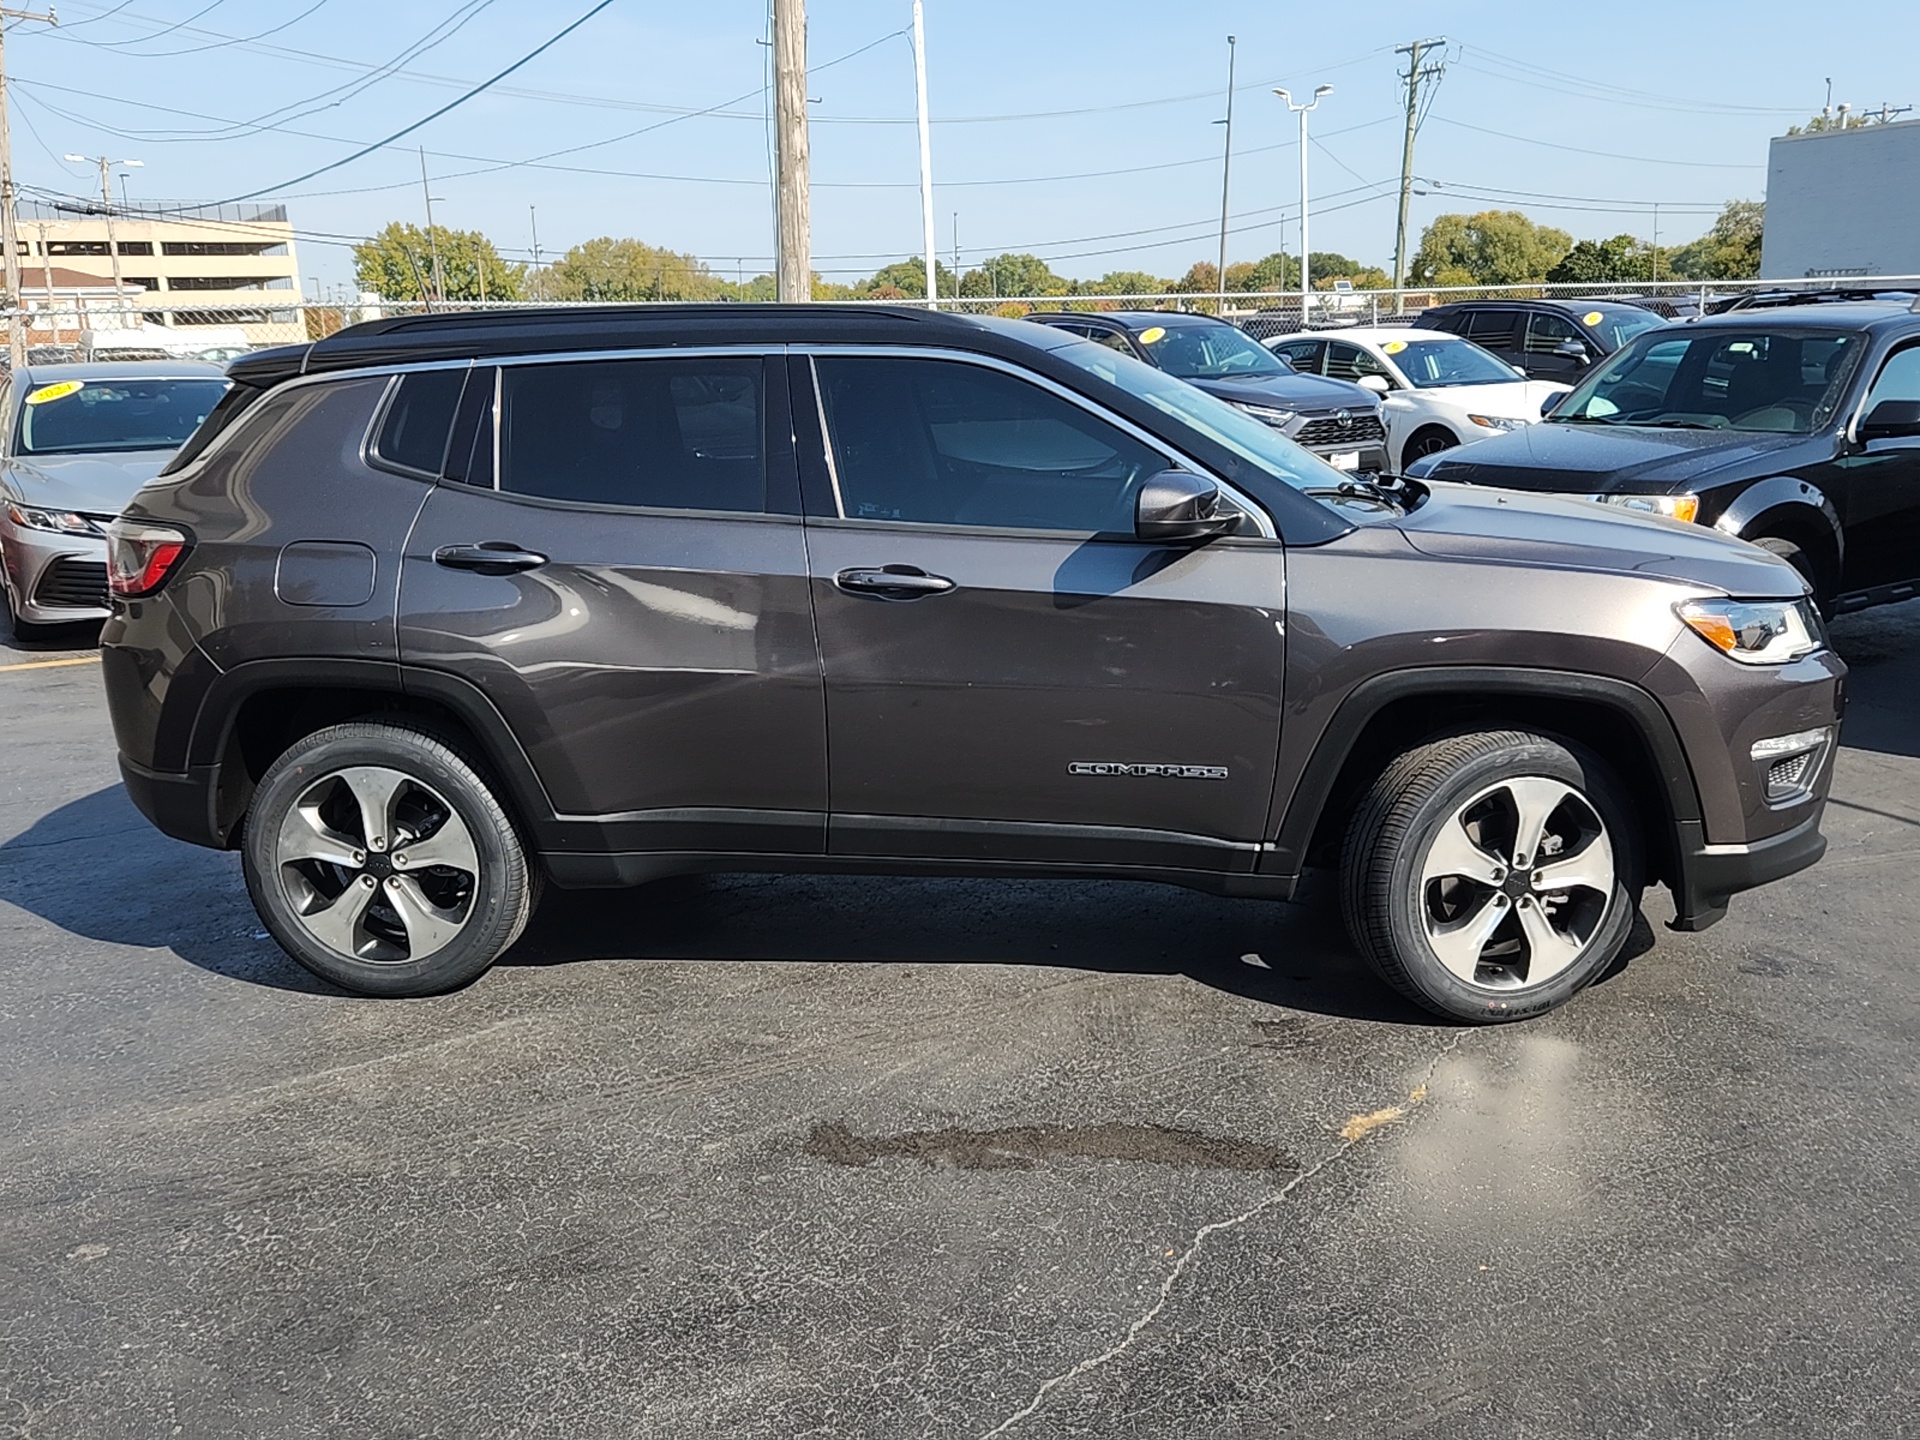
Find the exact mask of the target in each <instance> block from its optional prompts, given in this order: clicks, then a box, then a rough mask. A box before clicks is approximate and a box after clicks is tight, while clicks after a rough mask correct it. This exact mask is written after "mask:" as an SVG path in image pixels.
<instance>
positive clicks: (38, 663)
mask: <svg viewBox="0 0 1920 1440" xmlns="http://www.w3.org/2000/svg"><path fill="white" fill-rule="evenodd" d="M99 663H100V657H99V656H98V655H80V656H76V657H75V658H74V659H71V660H28V661H26V662H25V663H24V664H20V665H0V675H4V674H5V673H6V672H7V671H9V670H51V669H53V668H54V667H56V666H59V665H98V664H99Z"/></svg>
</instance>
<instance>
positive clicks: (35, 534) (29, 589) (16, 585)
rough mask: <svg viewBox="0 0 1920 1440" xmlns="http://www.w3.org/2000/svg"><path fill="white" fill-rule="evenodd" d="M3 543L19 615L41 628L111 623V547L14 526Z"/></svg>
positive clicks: (89, 538) (2, 552)
mask: <svg viewBox="0 0 1920 1440" xmlns="http://www.w3.org/2000/svg"><path fill="white" fill-rule="evenodd" d="M3 539H4V543H0V558H4V560H5V563H6V567H7V589H8V590H10V591H12V592H13V603H14V607H15V612H16V613H17V614H18V615H19V617H20V618H21V619H22V620H25V621H27V622H28V623H30V624H36V625H66V624H72V623H75V622H78V621H84V620H104V619H106V618H107V613H108V611H107V542H106V541H105V540H102V539H99V538H98V537H96V536H92V535H64V534H59V533H56V532H54V531H51V530H28V529H24V528H22V527H20V526H17V525H12V524H9V525H8V527H7V530H6V533H5V535H4V537H3Z"/></svg>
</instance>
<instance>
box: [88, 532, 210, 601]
mask: <svg viewBox="0 0 1920 1440" xmlns="http://www.w3.org/2000/svg"><path fill="white" fill-rule="evenodd" d="M192 547H193V538H192V537H191V536H190V535H188V534H187V532H186V531H184V530H176V529H175V528H174V527H173V526H171V525H155V524H152V523H150V522H148V521H145V520H128V519H124V518H122V519H119V520H116V521H114V522H113V523H112V524H111V525H109V526H107V588H108V589H109V590H111V591H112V592H113V593H114V594H116V595H119V596H123V597H124V598H126V599H129V600H137V599H139V598H140V597H141V596H142V595H151V594H153V592H154V591H156V590H158V589H159V588H160V587H161V586H162V585H164V584H166V583H167V577H168V576H169V575H171V574H172V573H173V571H174V567H176V566H177V565H179V563H180V561H181V560H182V559H183V558H184V557H185V556H186V553H187V551H188V550H189V549H191V548H192Z"/></svg>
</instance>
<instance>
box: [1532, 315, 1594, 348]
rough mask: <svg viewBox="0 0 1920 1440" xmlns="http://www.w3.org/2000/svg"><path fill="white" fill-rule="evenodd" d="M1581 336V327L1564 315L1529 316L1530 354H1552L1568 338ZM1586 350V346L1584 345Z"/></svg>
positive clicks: (1573, 338) (1572, 338)
mask: <svg viewBox="0 0 1920 1440" xmlns="http://www.w3.org/2000/svg"><path fill="white" fill-rule="evenodd" d="M1579 338H1580V327H1579V326H1577V325H1575V324H1574V323H1573V322H1572V321H1571V320H1569V319H1567V318H1566V317H1565V316H1562V315H1529V316H1528V317H1527V353H1528V354H1529V355H1551V354H1552V353H1553V352H1554V351H1555V350H1557V349H1559V348H1560V346H1561V345H1562V344H1564V343H1565V342H1566V341H1568V340H1578V339H1579ZM1580 348H1581V350H1582V351H1584V350H1585V349H1586V346H1584V345H1582V346H1581V347H1580Z"/></svg>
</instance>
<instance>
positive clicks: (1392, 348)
mask: <svg viewBox="0 0 1920 1440" xmlns="http://www.w3.org/2000/svg"><path fill="white" fill-rule="evenodd" d="M1380 348H1381V349H1382V350H1384V351H1386V352H1387V354H1389V355H1398V354H1399V353H1400V352H1401V351H1402V350H1404V349H1406V348H1407V342H1406V341H1404V340H1389V341H1387V343H1386V344H1384V345H1382V346H1381V347H1380Z"/></svg>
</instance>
